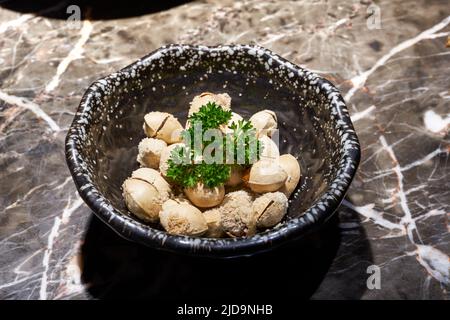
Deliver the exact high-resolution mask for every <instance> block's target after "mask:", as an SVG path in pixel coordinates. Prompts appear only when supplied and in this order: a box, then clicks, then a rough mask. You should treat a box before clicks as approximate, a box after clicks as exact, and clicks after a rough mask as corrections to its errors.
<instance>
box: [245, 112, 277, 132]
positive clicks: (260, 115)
mask: <svg viewBox="0 0 450 320" xmlns="http://www.w3.org/2000/svg"><path fill="white" fill-rule="evenodd" d="M250 122H251V123H252V125H253V127H255V129H256V135H257V136H258V137H261V136H263V135H267V136H269V137H271V136H272V134H273V133H274V132H275V131H276V130H277V127H278V124H277V115H276V114H275V112H273V111H272V110H262V111H259V112H257V113H255V114H254V115H253V116H251V117H250Z"/></svg>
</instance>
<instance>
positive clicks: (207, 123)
mask: <svg viewBox="0 0 450 320" xmlns="http://www.w3.org/2000/svg"><path fill="white" fill-rule="evenodd" d="M188 119H189V122H190V123H191V128H192V127H193V126H194V124H195V123H196V122H198V123H201V124H202V129H203V132H205V131H206V130H208V129H216V128H219V126H220V125H222V124H225V123H228V121H229V120H230V119H231V111H230V110H224V109H222V107H221V106H219V105H217V104H216V103H215V102H208V103H207V104H206V105H203V106H201V107H200V110H199V111H198V112H195V113H193V114H192V115H191V116H190V117H189V118H188Z"/></svg>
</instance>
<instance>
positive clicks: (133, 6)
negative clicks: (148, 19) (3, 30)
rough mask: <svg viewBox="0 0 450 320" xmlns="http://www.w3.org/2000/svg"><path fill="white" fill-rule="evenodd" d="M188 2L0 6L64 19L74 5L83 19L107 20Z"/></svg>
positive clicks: (14, 0) (16, 1)
mask: <svg viewBox="0 0 450 320" xmlns="http://www.w3.org/2000/svg"><path fill="white" fill-rule="evenodd" d="M191 1H192V0H165V1H140V0H127V1H117V2H114V1H108V0H71V1H69V0H42V1H35V0H6V1H0V7H3V8H5V9H8V10H12V11H16V12H19V13H23V14H29V13H32V14H35V15H38V16H43V17H47V18H52V19H62V20H67V19H68V18H69V16H70V15H71V14H72V13H74V11H73V10H72V9H68V8H69V6H73V5H76V6H78V7H79V8H80V12H81V19H82V20H84V19H85V18H89V19H90V20H108V19H123V18H129V17H137V16H142V15H146V14H150V13H157V12H161V11H165V10H169V9H171V8H173V7H176V6H179V5H182V4H185V3H188V2H191ZM67 10H68V11H69V12H67Z"/></svg>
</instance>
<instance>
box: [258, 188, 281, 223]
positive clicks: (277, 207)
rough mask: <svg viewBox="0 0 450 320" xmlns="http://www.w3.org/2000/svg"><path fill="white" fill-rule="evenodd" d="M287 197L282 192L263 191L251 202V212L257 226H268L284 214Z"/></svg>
mask: <svg viewBox="0 0 450 320" xmlns="http://www.w3.org/2000/svg"><path fill="white" fill-rule="evenodd" d="M287 208H288V199H287V197H286V196H285V195H284V193H282V192H269V193H265V194H263V195H261V196H259V197H258V198H256V199H255V201H254V202H253V214H254V215H255V219H256V226H257V227H258V228H270V227H273V226H275V225H276V224H278V223H279V222H280V221H281V220H282V219H283V217H284V216H285V215H286V212H287Z"/></svg>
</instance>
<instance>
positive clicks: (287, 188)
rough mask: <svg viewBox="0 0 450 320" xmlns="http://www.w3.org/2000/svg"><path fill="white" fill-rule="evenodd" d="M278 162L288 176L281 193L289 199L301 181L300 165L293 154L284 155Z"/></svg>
mask: <svg viewBox="0 0 450 320" xmlns="http://www.w3.org/2000/svg"><path fill="white" fill-rule="evenodd" d="M278 162H279V164H280V166H281V167H282V168H283V170H284V171H285V172H286V173H287V175H288V177H287V179H286V181H285V182H284V185H283V187H281V188H280V190H279V191H281V192H283V193H284V194H285V195H286V196H287V197H289V196H290V195H291V194H292V192H294V190H295V188H296V187H297V184H298V182H299V181H300V176H301V171H300V165H299V164H298V161H297V159H295V157H294V156H293V155H291V154H283V155H282V156H280V157H279V158H278Z"/></svg>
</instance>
